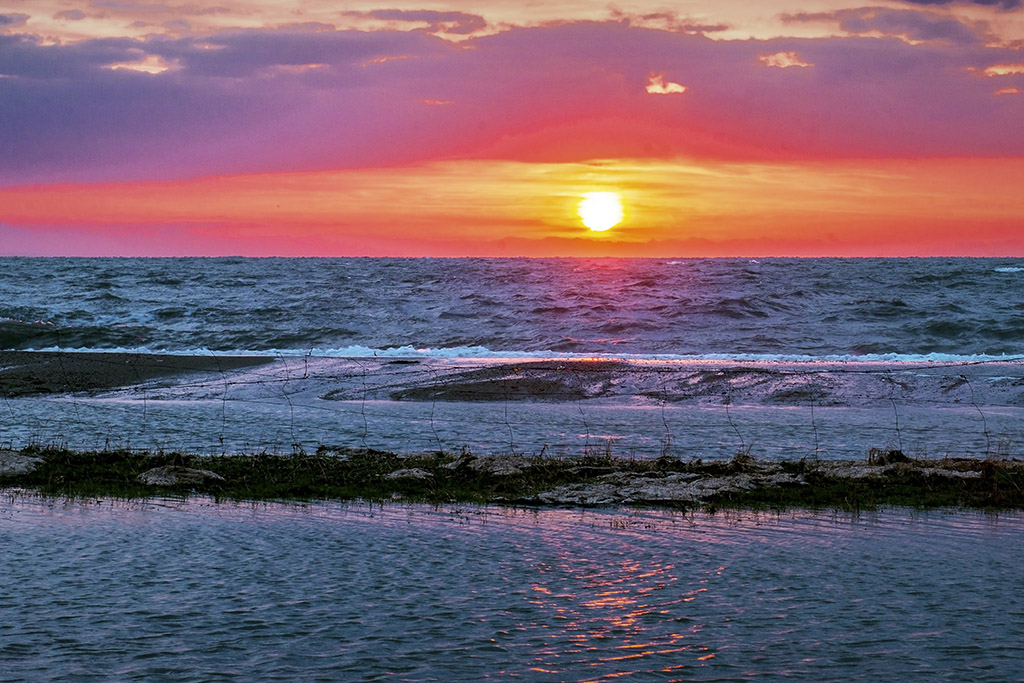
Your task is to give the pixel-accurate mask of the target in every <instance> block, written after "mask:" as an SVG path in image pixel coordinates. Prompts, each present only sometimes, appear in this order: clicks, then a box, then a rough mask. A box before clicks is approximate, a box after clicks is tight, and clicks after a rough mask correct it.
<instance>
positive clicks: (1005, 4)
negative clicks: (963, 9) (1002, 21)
mask: <svg viewBox="0 0 1024 683" xmlns="http://www.w3.org/2000/svg"><path fill="white" fill-rule="evenodd" d="M901 2H907V3H910V4H914V5H953V4H957V5H984V6H987V7H998V8H999V9H1001V10H1005V11H1010V10H1015V9H1017V8H1019V7H1020V6H1021V0H901Z"/></svg>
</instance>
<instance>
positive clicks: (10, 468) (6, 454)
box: [0, 449, 43, 476]
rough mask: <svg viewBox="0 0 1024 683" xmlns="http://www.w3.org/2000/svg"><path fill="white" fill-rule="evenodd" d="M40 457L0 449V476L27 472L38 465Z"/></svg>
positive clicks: (40, 460)
mask: <svg viewBox="0 0 1024 683" xmlns="http://www.w3.org/2000/svg"><path fill="white" fill-rule="evenodd" d="M42 461H43V459H42V458H40V457H38V456H35V455H23V454H21V453H19V452H18V451H12V450H9V449H0V476H11V475H15V474H28V473H29V472H31V471H32V470H34V469H35V468H37V467H39V463H41V462H42Z"/></svg>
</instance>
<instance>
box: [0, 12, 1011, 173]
mask: <svg viewBox="0 0 1024 683" xmlns="http://www.w3.org/2000/svg"><path fill="white" fill-rule="evenodd" d="M456 15H457V16H456ZM388 16H391V15H388ZM467 16H469V17H470V18H466V17H465V16H463V15H461V14H459V13H455V14H454V15H452V16H449V14H448V13H429V12H427V13H424V12H416V13H400V14H397V15H395V16H394V17H393V18H394V19H395V20H396V21H398V20H402V21H424V22H427V24H430V25H431V26H435V25H436V26H441V25H444V26H452V27H456V28H457V27H458V26H464V27H466V26H468V27H472V26H476V25H477V24H475V23H474V21H473V19H472V18H471V16H472V15H467ZM846 21H850V22H852V21H859V22H862V24H863V26H862V28H863V29H864V30H865V31H867V30H869V29H871V27H874V28H875V29H877V27H878V26H880V25H887V26H889V28H890V30H891V31H893V32H895V31H897V29H898V30H900V31H917V33H916V34H915V35H918V36H919V37H920V36H925V35H926V34H927V35H931V36H933V37H935V38H936V39H935V40H932V41H925V42H923V43H920V44H910V43H908V42H906V41H905V40H904V39H902V38H900V37H895V36H894V37H891V38H877V37H876V38H869V37H856V36H854V37H838V38H820V39H784V38H780V39H774V40H768V41H756V40H743V41H724V40H718V41H716V40H711V39H708V38H707V37H705V36H703V35H699V34H692V33H688V32H686V31H665V30H657V29H650V28H641V27H637V26H633V25H631V24H630V22H628V21H612V22H580V23H572V24H570V23H566V24H559V25H552V26H539V27H533V28H517V29H512V30H506V31H503V32H500V33H497V34H494V35H489V36H484V37H470V38H468V39H466V40H464V41H462V42H459V43H452V42H450V41H447V40H443V39H441V38H438V37H436V36H434V35H431V34H430V33H428V32H426V31H376V32H363V31H336V30H330V29H321V30H317V31H314V32H310V31H304V30H300V29H298V28H290V29H289V28H279V29H254V30H244V31H242V30H236V31H225V32H221V33H217V34H213V35H206V36H203V37H201V38H199V37H183V38H177V39H171V38H167V37H153V38H150V39H148V40H144V41H136V40H130V39H103V40H87V41H82V42H79V43H74V44H68V45H44V44H42V43H40V42H38V41H36V40H34V39H32V38H29V37H26V36H10V35H0V65H2V66H0V72H2V74H3V77H2V78H0V120H3V121H4V126H3V128H2V130H0V183H2V184H7V185H14V184H24V183H26V182H54V181H67V180H109V179H120V178H124V179H136V178H171V177H195V176H200V175H210V174H223V173H245V172H267V171H276V170H302V169H329V168H358V167H370V166H393V165H401V164H410V163H417V162H420V161H425V160H431V159H441V158H459V157H486V156H497V157H501V158H513V159H519V158H522V159H531V158H537V157H541V158H546V159H556V160H580V159H589V158H600V157H602V156H606V155H609V154H615V155H621V156H638V157H660V156H672V155H696V156H710V157H718V158H747V159H777V158H827V157H929V156H1022V155H1024V138H1022V137H1021V136H1020V135H1019V134H1018V131H1019V124H1020V117H1021V113H1020V111H1019V109H1016V108H1014V107H1013V106H1007V104H1008V100H1007V98H993V97H992V96H991V94H992V85H991V81H990V80H988V79H985V78H980V77H979V75H980V72H981V71H982V70H984V69H985V68H987V67H990V66H991V65H993V64H1019V63H1020V62H1021V61H1022V58H1021V55H1022V49H1021V48H1014V47H1003V48H995V47H987V46H985V44H984V41H983V40H982V39H981V38H980V37H979V36H978V35H977V34H976V33H972V31H974V28H975V27H972V26H967V25H962V24H961V25H960V28H956V26H953V25H949V24H936V23H935V18H934V17H932V16H931V13H930V12H929V11H928V10H909V9H908V10H904V11H902V13H900V14H898V15H893V14H891V13H889V14H882V13H881V10H879V11H877V12H874V13H873V14H871V15H870V16H868V15H864V14H863V13H862V14H859V15H856V16H854V15H850V16H849V17H847V19H846ZM459 22H462V23H461V24H460V23H459ZM864 22H867V23H864ZM886 22H888V23H886ZM457 30H461V29H457ZM858 30H859V29H858ZM872 30H874V29H872ZM971 35H974V36H975V38H974V39H973V40H968V39H967V38H968V37H969V36H971ZM766 55H767V56H774V58H775V59H776V61H779V60H780V59H782V58H780V57H779V55H795V57H793V58H790V59H788V62H787V63H789V64H791V65H797V62H799V63H804V64H813V65H814V68H813V69H807V68H804V69H798V68H784V69H783V68H777V69H766V68H764V65H765V63H764V61H763V60H764V57H765V56H766ZM118 64H141V65H144V66H145V65H150V66H152V67H153V68H152V69H150V71H160V70H162V69H163V67H164V66H173V67H174V68H168V69H167V70H166V71H164V72H162V73H140V72H136V71H133V70H131V69H117V70H114V69H112V68H111V67H112V66H115V65H118ZM969 69H974V71H969ZM651 74H660V75H661V78H662V81H661V83H662V84H663V85H664V88H665V89H669V86H670V85H671V84H679V85H680V86H682V85H685V87H686V88H687V89H688V91H687V93H686V96H685V97H651V96H649V94H648V92H647V91H646V87H645V84H646V85H650V84H651V81H650V76H651ZM1018 77H1019V75H1013V74H1011V75H1006V76H1002V78H1005V79H1008V82H1007V83H1006V85H1005V87H1016V86H1017V85H1018V84H1017V83H1016V82H1014V81H1012V79H1014V78H1018ZM425 103H430V104H437V103H444V106H428V104H425Z"/></svg>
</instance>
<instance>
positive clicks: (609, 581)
mask: <svg viewBox="0 0 1024 683" xmlns="http://www.w3.org/2000/svg"><path fill="white" fill-rule="evenodd" d="M1022 540H1024V515H1020V514H1003V515H999V516H986V515H981V514H973V513H957V514H952V513H943V512H933V513H927V514H922V513H915V512H910V511H905V510H885V511H882V512H879V513H874V514H870V515H861V516H858V517H849V516H844V515H839V514H834V513H805V512H801V513H793V514H785V515H781V516H778V515H763V514H762V515H757V514H750V513H742V514H736V513H730V514H719V515H715V516H707V515H696V516H692V515H691V516H683V515H680V514H672V513H665V512H650V511H628V510H623V511H581V510H504V509H496V508H475V507H463V508H459V509H449V508H442V509H433V508H428V507H422V506H397V505H396V506H386V507H383V508H381V507H372V506H366V505H359V504H353V505H339V504H315V505H303V506H299V505H279V504H257V505H253V504H226V503H225V504H214V503H212V502H211V501H208V500H193V501H190V502H181V501H174V500H164V501H154V502H148V503H127V502H110V501H89V502H68V501H45V500H40V499H38V498H34V497H30V496H25V495H20V494H18V495H12V494H7V495H6V496H5V498H4V499H3V502H2V503H0V543H2V547H4V549H5V560H4V563H3V567H2V569H0V575H2V577H3V580H2V581H0V613H2V614H3V619H2V620H0V670H2V671H4V672H5V674H4V675H3V678H4V680H12V681H13V680H58V679H59V680H67V679H76V680H169V681H208V680H228V679H237V680H410V681H428V680H446V681H448V680H466V681H476V680H482V679H485V678H493V679H513V678H516V679H521V680H538V681H547V680H551V681H557V680H609V679H612V678H617V679H625V680H640V681H666V680H750V679H755V678H756V679H759V680H760V679H768V680H772V679H779V678H788V679H796V680H850V679H858V680H905V679H908V678H910V679H914V678H916V679H920V680H968V679H969V680H990V681H1004V680H1011V679H1015V678H1017V677H1018V676H1019V674H1020V670H1021V662H1022V661H1024V646H1022V645H1021V644H1020V643H1021V640H1022V637H1024V598H1022V596H1021V591H1020V582H1019V580H1017V579H1016V578H1014V577H1016V576H1017V573H1018V570H1019V568H1020V566H1022V563H1024V543H1022V542H1021V541H1022Z"/></svg>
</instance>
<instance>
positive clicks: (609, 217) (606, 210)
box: [576, 192, 624, 232]
mask: <svg viewBox="0 0 1024 683" xmlns="http://www.w3.org/2000/svg"><path fill="white" fill-rule="evenodd" d="M576 212H577V213H578V214H579V217H580V220H581V221H583V225H585V226H587V227H588V228H590V229H591V230H593V231H594V232H604V231H605V230H608V229H610V228H613V227H615V226H616V225H618V224H619V223H621V222H622V219H623V217H624V216H623V212H622V199H621V198H620V197H619V193H618V192H585V193H584V194H583V195H582V199H580V203H579V206H578V208H577V210H576Z"/></svg>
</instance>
